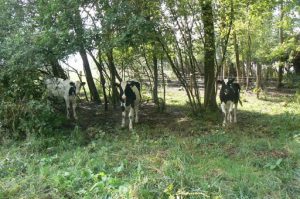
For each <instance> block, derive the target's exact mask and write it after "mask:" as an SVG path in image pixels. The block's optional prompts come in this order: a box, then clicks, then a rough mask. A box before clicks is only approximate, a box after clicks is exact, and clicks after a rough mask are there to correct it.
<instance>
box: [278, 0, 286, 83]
mask: <svg viewBox="0 0 300 199" xmlns="http://www.w3.org/2000/svg"><path fill="white" fill-rule="evenodd" d="M283 17H284V11H283V1H281V4H280V23H281V25H280V29H279V37H280V44H283V42H284V38H283V27H282V21H283ZM281 56H282V55H281ZM283 68H284V59H283V58H280V63H279V69H278V82H277V88H281V87H282V86H283V84H282V79H283Z"/></svg>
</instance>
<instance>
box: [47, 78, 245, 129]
mask: <svg viewBox="0 0 300 199" xmlns="http://www.w3.org/2000/svg"><path fill="white" fill-rule="evenodd" d="M45 83H46V86H47V92H48V95H50V96H51V95H52V96H54V97H61V98H63V99H64V100H65V103H66V110H67V118H70V113H69V109H70V108H72V109H73V116H74V118H75V119H78V117H77V115H76V106H77V104H76V95H77V94H78V93H79V92H80V89H81V87H82V86H84V84H85V83H84V82H83V83H81V82H80V81H75V82H74V81H71V80H69V79H66V80H63V79H61V78H50V79H47V80H46V81H45ZM217 83H219V84H221V85H222V86H221V89H220V100H221V109H222V112H223V113H224V120H223V125H226V124H227V122H230V123H232V122H237V119H236V111H237V106H238V102H240V104H241V101H240V90H241V88H240V85H239V84H238V83H234V79H224V80H218V82H217ZM115 86H117V87H118V88H119V94H120V101H121V109H122V124H121V125H122V127H125V123H126V122H125V118H126V115H127V112H129V114H128V117H129V130H132V128H133V125H132V123H133V118H134V117H135V123H137V122H138V120H139V116H138V112H139V104H140V101H141V85H140V83H139V82H138V81H136V80H129V81H124V82H121V83H120V84H119V83H116V85H115Z"/></svg>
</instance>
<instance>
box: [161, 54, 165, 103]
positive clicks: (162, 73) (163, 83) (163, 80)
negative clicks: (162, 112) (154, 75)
mask: <svg viewBox="0 0 300 199" xmlns="http://www.w3.org/2000/svg"><path fill="white" fill-rule="evenodd" d="M160 67H161V75H162V86H163V100H164V101H163V103H164V104H166V81H165V72H164V64H163V57H161V64H160Z"/></svg>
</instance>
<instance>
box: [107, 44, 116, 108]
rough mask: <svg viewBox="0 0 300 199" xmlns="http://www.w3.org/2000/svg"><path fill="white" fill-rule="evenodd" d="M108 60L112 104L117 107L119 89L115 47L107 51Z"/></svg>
mask: <svg viewBox="0 0 300 199" xmlns="http://www.w3.org/2000/svg"><path fill="white" fill-rule="evenodd" d="M106 56H107V60H108V69H109V72H110V85H111V91H112V92H111V100H112V105H113V107H114V109H115V108H116V107H117V102H118V91H117V87H116V86H115V85H116V76H117V75H116V73H117V70H116V66H115V62H114V56H113V49H110V50H109V51H108V52H107V53H106Z"/></svg>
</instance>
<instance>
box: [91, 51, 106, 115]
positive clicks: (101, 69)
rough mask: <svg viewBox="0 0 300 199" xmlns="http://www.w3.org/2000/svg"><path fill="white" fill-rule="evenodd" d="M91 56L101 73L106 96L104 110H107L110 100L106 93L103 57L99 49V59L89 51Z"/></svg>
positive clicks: (104, 96)
mask: <svg viewBox="0 0 300 199" xmlns="http://www.w3.org/2000/svg"><path fill="white" fill-rule="evenodd" d="M89 54H90V56H91V57H92V58H93V60H94V62H95V64H96V66H97V68H98V71H99V73H100V82H101V86H102V92H103V98H104V110H105V111H107V110H108V100H107V94H106V86H105V84H106V81H105V77H104V65H103V60H102V58H101V51H100V50H99V52H98V60H97V59H96V58H95V56H94V55H93V54H92V52H91V51H89Z"/></svg>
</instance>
